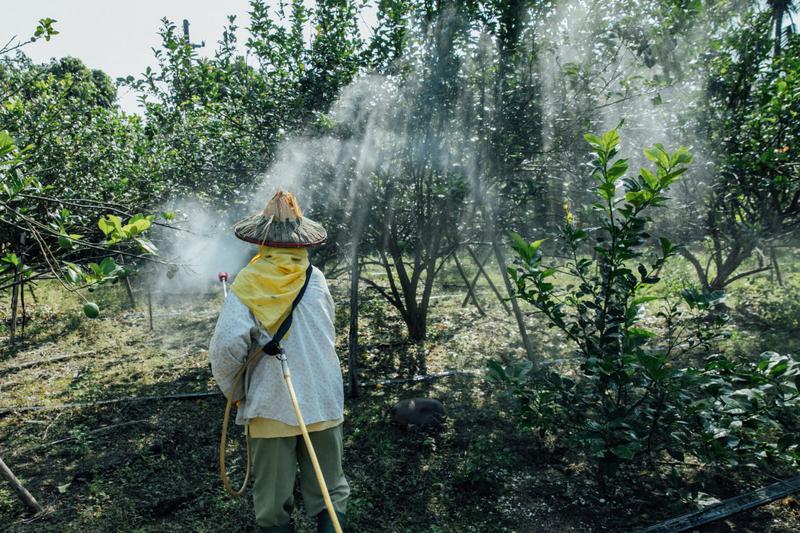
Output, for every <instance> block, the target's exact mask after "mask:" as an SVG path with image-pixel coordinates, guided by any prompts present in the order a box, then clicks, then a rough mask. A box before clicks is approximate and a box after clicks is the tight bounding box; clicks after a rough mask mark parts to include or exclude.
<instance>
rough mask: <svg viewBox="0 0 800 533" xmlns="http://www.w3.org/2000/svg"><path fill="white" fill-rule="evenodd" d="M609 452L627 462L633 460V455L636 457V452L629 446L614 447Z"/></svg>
mask: <svg viewBox="0 0 800 533" xmlns="http://www.w3.org/2000/svg"><path fill="white" fill-rule="evenodd" d="M610 451H611V453H613V454H614V455H616V456H617V457H620V458H622V459H628V460H630V459H633V457H634V455H636V450H634V449H633V448H631V447H629V446H622V445H620V446H614V447H613V448H611V450H610Z"/></svg>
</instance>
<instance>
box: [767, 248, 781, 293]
mask: <svg viewBox="0 0 800 533" xmlns="http://www.w3.org/2000/svg"><path fill="white" fill-rule="evenodd" d="M769 258H770V261H771V262H772V268H773V269H774V270H775V279H776V280H777V281H778V285H779V286H780V287H783V276H782V275H781V267H780V265H778V254H776V253H775V247H774V246H770V247H769Z"/></svg>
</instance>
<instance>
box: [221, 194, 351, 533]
mask: <svg viewBox="0 0 800 533" xmlns="http://www.w3.org/2000/svg"><path fill="white" fill-rule="evenodd" d="M233 229H234V232H235V234H236V236H237V237H238V238H239V239H242V240H244V241H247V242H250V243H253V244H257V245H258V246H259V249H258V253H257V254H256V255H255V257H253V259H252V260H251V261H250V263H249V264H248V265H247V266H246V267H245V268H243V269H242V270H241V271H240V272H239V273H238V274H237V275H236V277H235V279H234V281H233V283H232V284H231V285H230V290H228V291H227V293H228V294H227V297H226V298H225V303H224V305H223V307H222V311H221V313H220V316H219V319H218V320H217V325H216V328H215V329H214V334H213V337H212V338H211V343H210V345H209V350H208V355H209V360H210V362H211V371H212V373H213V375H214V379H215V380H216V381H217V384H218V385H219V387H220V389H221V390H222V392H223V393H224V394H225V396H226V398H227V399H228V409H227V410H226V414H225V420H224V422H223V436H222V442H221V447H220V465H221V473H222V478H223V482H224V483H225V486H226V490H228V492H229V493H231V494H234V495H240V494H242V493H243V492H244V489H245V485H246V484H247V476H245V481H244V484H243V485H242V487H241V489H239V490H234V489H233V488H232V487H231V486H230V482H229V480H228V479H227V474H226V471H225V433H226V431H225V430H226V429H227V420H228V413H229V411H230V405H231V404H232V403H235V402H238V409H237V414H236V423H237V424H239V425H243V426H244V429H245V433H246V438H247V445H248V473H249V470H250V462H251V461H252V473H253V502H254V505H255V518H256V523H257V525H258V527H259V530H260V531H264V532H271V533H284V532H292V531H294V528H293V525H292V523H291V513H292V510H293V508H294V497H293V490H294V483H295V476H296V472H297V468H298V465H299V471H300V490H301V494H302V496H303V503H304V505H305V509H306V512H307V513H308V515H309V516H311V517H316V520H317V531H318V532H319V533H322V532H325V533H327V532H335V531H337V532H338V531H342V529H341V528H343V527H344V524H345V513H346V507H347V500H348V497H349V494H350V487H349V485H348V483H347V479H346V478H345V476H344V472H343V470H342V422H343V406H344V390H343V383H342V373H341V367H340V365H339V358H338V356H337V355H336V351H335V348H334V345H335V331H334V322H333V319H334V305H333V299H332V298H331V295H330V292H329V290H328V285H327V281H326V280H325V276H324V275H323V273H322V272H321V271H320V270H319V269H317V268H316V267H313V266H311V265H310V264H309V259H308V248H310V247H313V246H319V245H321V244H323V243H324V242H325V239H326V237H327V233H326V231H325V229H324V228H323V227H322V226H321V225H320V224H318V223H316V222H314V221H313V220H311V219H309V218H307V217H304V216H303V214H302V211H301V210H300V206H299V204H298V202H297V199H296V198H295V197H294V196H293V195H292V194H291V193H288V192H284V191H280V190H279V191H278V192H277V193H276V194H275V195H274V196H273V197H272V199H271V200H270V201H269V202H268V203H267V206H266V208H265V209H264V211H263V212H261V213H257V214H255V215H252V216H250V217H247V218H245V219H244V220H242V221H240V222H238V223H236V224H235V225H234V227H233ZM226 280H227V276H226ZM289 367H291V373H290V372H289Z"/></svg>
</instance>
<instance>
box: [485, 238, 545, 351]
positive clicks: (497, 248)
mask: <svg viewBox="0 0 800 533" xmlns="http://www.w3.org/2000/svg"><path fill="white" fill-rule="evenodd" d="M499 241H500V239H499V238H496V239H495V240H494V242H493V243H492V247H493V248H494V255H495V258H496V259H497V264H498V266H499V267H500V273H501V274H502V275H503V282H504V283H505V285H506V290H507V291H508V296H509V298H510V299H511V308H512V309H513V310H514V318H516V319H517V326H518V327H519V334H520V336H521V337H522V345H523V346H524V347H525V353H526V355H527V356H528V359H529V360H530V361H532V362H536V356H535V355H534V353H533V347H532V346H531V341H530V339H529V338H528V330H527V329H526V327H525V319H524V318H523V316H522V311H521V310H520V308H519V303H518V302H517V297H516V296H515V294H514V287H512V286H511V279H510V278H509V277H508V271H507V270H506V258H505V254H504V253H503V247H502V245H501V243H500V242H499Z"/></svg>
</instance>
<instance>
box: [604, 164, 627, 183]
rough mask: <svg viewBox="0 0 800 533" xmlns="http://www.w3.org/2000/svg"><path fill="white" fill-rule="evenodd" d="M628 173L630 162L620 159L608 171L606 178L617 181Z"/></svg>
mask: <svg viewBox="0 0 800 533" xmlns="http://www.w3.org/2000/svg"><path fill="white" fill-rule="evenodd" d="M627 171H628V160H627V159H618V160H617V161H616V162H615V163H614V164H613V165H611V168H609V169H608V172H607V173H606V176H607V178H608V180H609V181H616V180H617V179H619V177H620V176H622V175H624V174H625V173H626V172H627Z"/></svg>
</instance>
